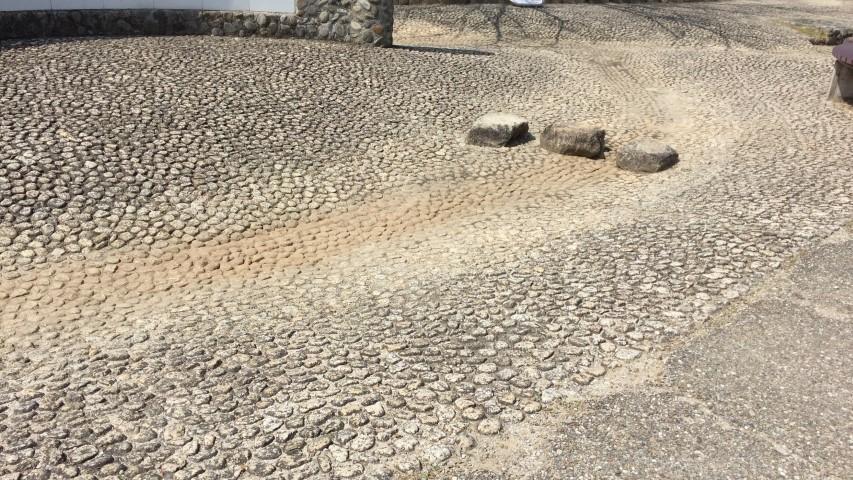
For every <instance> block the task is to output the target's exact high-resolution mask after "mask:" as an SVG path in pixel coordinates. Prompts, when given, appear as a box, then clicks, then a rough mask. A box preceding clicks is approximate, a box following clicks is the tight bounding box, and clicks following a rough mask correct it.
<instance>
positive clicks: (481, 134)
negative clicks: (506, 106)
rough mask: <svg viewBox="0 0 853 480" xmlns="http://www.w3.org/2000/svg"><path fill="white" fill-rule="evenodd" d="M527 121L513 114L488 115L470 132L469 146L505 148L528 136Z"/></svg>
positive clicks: (475, 124) (475, 123) (480, 119)
mask: <svg viewBox="0 0 853 480" xmlns="http://www.w3.org/2000/svg"><path fill="white" fill-rule="evenodd" d="M528 129H529V124H528V122H527V119H525V118H522V117H519V116H518V115H513V114H511V113H487V114H485V115H483V116H482V117H480V118H478V119H477V120H476V121H475V122H474V125H473V126H472V127H471V130H469V131H468V137H467V142H468V144H469V145H477V146H481V147H503V146H506V145H507V144H509V143H510V142H512V141H513V140H517V139H519V138H521V137H523V136H524V135H526V134H527V131H528Z"/></svg>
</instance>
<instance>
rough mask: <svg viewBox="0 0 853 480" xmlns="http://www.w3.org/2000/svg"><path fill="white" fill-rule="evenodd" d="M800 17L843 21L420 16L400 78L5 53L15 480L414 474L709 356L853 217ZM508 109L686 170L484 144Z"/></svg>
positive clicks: (290, 50) (250, 60) (297, 66)
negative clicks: (703, 337)
mask: <svg viewBox="0 0 853 480" xmlns="http://www.w3.org/2000/svg"><path fill="white" fill-rule="evenodd" d="M793 8H796V9H798V10H797V11H802V12H808V14H809V15H812V16H815V17H818V16H820V15H826V16H835V17H844V16H846V17H853V11H851V10H850V8H849V7H846V6H844V5H838V6H814V5H811V4H808V5H805V4H803V5H800V4H799V3H798V2H793V1H789V2H783V1H780V2H778V3H772V4H768V3H766V2H764V3H752V2H735V3H727V2H723V3H713V4H688V5H654V6H650V5H618V6H584V5H565V6H555V7H549V8H547V9H545V10H541V11H540V10H524V9H515V8H501V7H499V6H458V7H450V6H447V7H408V8H399V9H398V12H397V16H398V17H397V18H398V20H397V29H396V31H395V38H396V39H397V41H398V42H399V43H401V44H403V45H414V46H413V47H411V48H395V49H385V50H382V49H359V48H353V47H350V46H345V45H337V44H331V43H314V42H301V41H290V40H265V39H223V38H190V37H181V38H124V39H122V38H113V39H87V40H83V41H68V42H66V41H48V42H35V43H20V44H10V45H4V46H3V47H0V64H2V66H3V68H4V76H3V82H2V85H0V100H2V103H0V113H2V115H0V193H2V196H0V265H1V266H2V267H0V268H2V270H0V275H2V283H0V342H2V343H0V475H5V476H8V478H43V477H47V476H50V475H54V476H57V477H74V476H83V477H86V476H89V477H98V478H101V477H110V476H114V477H116V478H132V477H136V476H139V477H141V478H159V477H170V478H193V477H200V478H234V477H237V476H240V478H251V477H255V476H256V477H264V476H277V477H281V478H305V477H310V476H316V477H319V478H323V477H327V478H328V477H332V478H351V477H359V476H364V477H368V478H383V477H390V476H403V475H407V474H412V475H415V474H417V472H430V471H431V470H432V469H433V468H439V467H441V466H442V465H445V464H447V463H448V462H450V463H451V464H453V462H456V461H457V460H458V459H460V458H462V456H463V455H465V456H466V458H480V457H477V455H480V453H478V452H482V451H487V450H485V449H482V448H481V449H478V448H477V445H478V444H483V443H486V440H485V439H490V438H498V439H502V438H507V435H508V433H507V432H513V431H515V430H513V429H512V426H513V425H519V424H521V425H525V424H526V423H525V420H527V419H529V417H531V416H538V417H544V416H547V415H550V414H551V413H549V412H550V409H551V407H549V405H550V404H552V403H553V402H555V401H558V400H560V399H561V398H563V397H572V396H574V395H577V394H578V393H579V392H583V391H584V390H585V389H589V388H594V387H595V385H596V384H598V383H602V382H604V380H601V378H602V377H604V378H605V379H607V378H610V377H608V375H612V374H611V373H609V372H611V371H613V370H614V369H616V370H618V369H619V368H620V367H622V366H624V365H631V364H633V363H636V362H642V361H644V359H646V358H648V357H650V356H652V355H655V354H656V352H657V351H659V350H662V349H667V348H669V347H670V346H671V345H672V344H673V342H679V341H683V340H684V339H685V338H690V335H692V334H693V333H694V332H696V331H697V330H698V329H700V328H701V326H702V325H703V323H704V322H705V321H707V320H708V319H709V318H711V317H712V316H713V314H714V313H715V312H716V311H718V309H720V308H721V307H722V306H724V305H725V304H726V303H728V302H730V301H731V300H732V299H736V298H738V297H740V296H742V295H743V294H745V293H746V292H748V291H749V289H750V286H751V285H753V284H754V283H755V282H756V281H758V280H759V279H761V278H762V277H763V276H764V275H766V274H768V273H770V272H773V271H775V270H776V269H778V268H779V267H780V266H781V265H782V264H783V263H784V262H785V261H786V259H788V258H791V257H792V256H793V255H796V254H797V252H799V251H800V250H801V249H803V248H807V247H809V246H810V245H812V244H813V243H814V242H816V241H818V240H819V239H822V238H824V237H827V236H829V235H830V234H831V233H833V232H835V231H836V230H837V229H838V228H839V226H840V225H842V224H844V223H845V222H847V221H849V219H850V209H851V192H853V184H851V183H853V175H851V174H853V164H851V162H850V158H849V152H850V150H849V131H850V124H851V121H853V111H851V110H850V109H847V108H844V107H842V106H839V105H833V104H829V103H827V102H826V101H825V98H824V96H825V93H826V92H825V89H826V87H827V85H828V84H827V82H828V79H829V75H830V73H831V68H832V67H831V59H830V58H829V56H828V49H826V48H825V47H815V46H812V45H810V44H809V43H808V41H807V39H806V38H805V37H803V36H801V35H800V34H799V33H797V32H796V31H794V30H792V29H790V28H789V27H787V26H786V25H785V24H784V22H780V19H785V18H787V17H786V15H789V12H790V10H791V9H793ZM578 18H582V19H583V20H584V21H583V22H579V21H577V19H578ZM498 32H499V34H498ZM555 32H558V33H559V35H558V36H555ZM427 46H429V47H427ZM491 110H499V111H509V112H515V113H518V114H520V115H523V116H525V117H527V118H529V119H530V121H531V131H532V133H533V135H534V137H535V136H537V135H538V134H539V132H541V130H542V129H543V128H544V127H545V126H546V125H547V124H549V123H550V122H552V121H557V120H566V119H569V120H576V121H581V122H584V123H589V124H591V125H600V126H603V127H604V128H606V129H607V132H608V142H609V146H610V148H611V150H615V149H617V148H618V147H619V146H620V145H622V144H624V143H626V142H628V141H630V140H632V139H633V138H635V137H637V136H653V137H656V138H659V139H661V140H663V141H665V142H667V143H670V144H672V145H673V146H674V147H675V148H676V149H677V150H678V151H679V153H680V158H681V161H680V163H679V164H678V165H676V167H674V168H673V169H671V170H668V171H666V172H663V173H660V174H656V175H635V174H630V173H628V172H624V171H621V170H619V169H617V168H616V167H615V162H614V161H613V158H612V156H610V154H608V155H607V156H606V158H605V159H604V160H599V161H593V160H588V159H580V158H572V157H560V156H557V155H554V154H549V153H546V152H544V151H543V150H541V149H540V148H539V146H538V141H537V140H535V139H534V140H533V141H531V142H528V143H526V144H523V145H520V146H518V147H514V148H512V149H482V148H476V147H471V146H467V145H465V144H464V141H463V137H464V132H465V128H466V127H467V125H469V124H470V122H471V121H472V120H473V119H474V118H476V117H477V116H479V115H480V114H481V113H483V112H485V111H491ZM489 441H491V440H489ZM843 473H845V472H834V474H836V475H839V476H841V477H844V475H843ZM0 478H3V480H5V477H0Z"/></svg>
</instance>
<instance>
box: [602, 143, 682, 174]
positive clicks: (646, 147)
mask: <svg viewBox="0 0 853 480" xmlns="http://www.w3.org/2000/svg"><path fill="white" fill-rule="evenodd" d="M676 163H678V152H676V151H675V149H673V148H672V147H670V146H669V145H667V144H665V143H662V142H659V141H657V140H655V139H653V138H640V139H637V140H634V141H633V142H630V143H627V144H625V145H623V146H622V148H621V149H619V154H618V156H617V158H616V165H617V166H618V167H619V168H621V169H623V170H630V171H632V172H644V173H654V172H660V171H661V170H666V169H667V168H669V167H671V166H673V165H675V164H676Z"/></svg>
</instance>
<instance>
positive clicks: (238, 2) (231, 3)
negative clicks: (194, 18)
mask: <svg viewBox="0 0 853 480" xmlns="http://www.w3.org/2000/svg"><path fill="white" fill-rule="evenodd" d="M124 8H143V9H147V8H161V9H169V10H180V9H187V10H243V11H253V12H281V13H293V12H296V0H0V11H6V12H11V11H19V10H100V9H124Z"/></svg>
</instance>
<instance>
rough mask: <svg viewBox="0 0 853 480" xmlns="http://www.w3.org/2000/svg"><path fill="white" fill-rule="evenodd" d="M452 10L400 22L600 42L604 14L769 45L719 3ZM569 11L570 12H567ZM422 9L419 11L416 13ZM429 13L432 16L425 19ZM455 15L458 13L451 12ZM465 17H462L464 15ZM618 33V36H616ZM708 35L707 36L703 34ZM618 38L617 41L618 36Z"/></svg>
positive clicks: (434, 9) (686, 36)
mask: <svg viewBox="0 0 853 480" xmlns="http://www.w3.org/2000/svg"><path fill="white" fill-rule="evenodd" d="M446 7H447V6H444V5H441V6H431V7H428V6H417V7H411V8H410V9H401V10H400V11H398V16H397V18H396V21H397V22H399V23H400V24H405V22H406V21H407V20H408V19H409V18H410V16H411V17H413V18H418V19H419V20H422V19H423V17H427V18H429V22H431V23H434V24H436V25H439V26H441V27H444V28H445V29H447V30H449V31H451V32H453V33H454V34H455V35H457V36H461V35H463V34H465V33H478V34H482V35H486V36H488V37H491V38H492V39H493V42H494V43H500V42H502V41H505V40H506V39H507V38H509V37H515V38H521V39H529V40H545V41H548V42H550V43H552V44H557V43H559V42H560V41H561V40H562V39H564V38H565V37H566V36H567V34H568V35H571V36H574V37H578V38H580V39H588V40H596V39H600V35H599V34H600V33H602V30H603V29H604V27H602V26H599V27H596V26H595V23H596V22H598V23H599V24H602V23H603V22H607V21H609V20H610V19H608V18H607V17H606V16H601V12H602V10H604V11H608V10H609V11H610V12H613V13H615V14H617V15H624V16H625V17H628V18H631V19H634V21H637V22H643V23H645V24H646V26H650V27H651V28H652V31H651V32H649V34H650V35H651V34H654V31H658V32H661V33H663V34H664V35H666V36H668V37H670V38H671V39H672V43H673V44H679V43H690V42H691V40H695V39H696V37H697V34H699V33H702V32H705V33H706V34H710V36H711V37H712V38H717V39H718V40H719V42H720V43H721V44H722V45H723V46H724V47H725V48H732V47H733V46H735V45H739V46H745V47H752V48H765V45H764V44H763V43H762V42H761V41H760V40H759V39H758V38H756V36H755V35H754V30H755V29H756V28H758V27H757V26H756V25H754V24H752V23H749V22H748V17H749V16H750V15H749V14H746V15H745V16H744V18H743V19H735V18H733V17H732V15H724V16H721V15H720V14H721V13H723V11H726V12H728V13H732V12H733V11H732V10H726V9H725V8H719V7H717V6H715V5H706V4H700V3H689V4H678V5H667V4H601V5H595V6H593V5H588V6H586V8H595V9H596V10H595V15H594V16H591V17H590V18H584V16H583V15H579V13H582V12H584V11H585V10H583V9H582V8H577V7H578V6H571V7H569V6H567V5H566V6H564V5H546V6H545V7H541V8H523V7H515V6H511V5H507V4H498V5H495V4H478V5H459V6H456V7H455V8H459V9H461V12H459V10H456V11H455V12H454V11H453V10H448V9H447V8H446ZM567 7H569V8H567ZM414 9H417V10H414ZM424 12H426V15H423V14H424ZM448 13H454V14H448ZM458 13H461V14H458ZM543 22H545V24H546V25H549V28H547V29H545V30H546V32H547V33H546V32H543V31H542V30H541V28H540V29H539V30H536V29H534V27H535V26H536V25H537V24H539V25H541V24H542V23H543ZM614 35H615V34H614ZM702 36H704V35H702ZM614 39H616V38H614Z"/></svg>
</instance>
